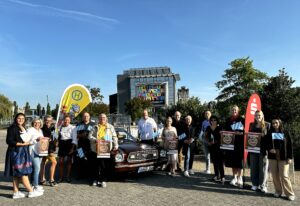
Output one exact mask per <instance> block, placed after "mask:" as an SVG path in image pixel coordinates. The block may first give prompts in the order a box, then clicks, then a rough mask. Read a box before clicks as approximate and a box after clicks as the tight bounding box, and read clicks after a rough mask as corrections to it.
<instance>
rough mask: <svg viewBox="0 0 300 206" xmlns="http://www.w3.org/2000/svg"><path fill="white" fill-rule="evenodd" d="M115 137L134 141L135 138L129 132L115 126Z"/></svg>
mask: <svg viewBox="0 0 300 206" xmlns="http://www.w3.org/2000/svg"><path fill="white" fill-rule="evenodd" d="M116 133H117V137H118V139H119V141H120V140H122V141H124V140H128V141H134V142H136V138H135V137H133V136H132V135H131V134H130V133H128V132H127V131H126V130H125V129H119V128H116Z"/></svg>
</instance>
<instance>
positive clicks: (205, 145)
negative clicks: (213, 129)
mask: <svg viewBox="0 0 300 206" xmlns="http://www.w3.org/2000/svg"><path fill="white" fill-rule="evenodd" d="M204 117H205V120H204V121H203V122H202V124H201V130H200V135H199V137H200V139H201V140H202V143H203V144H202V147H203V152H204V155H205V166H206V169H205V170H204V173H206V174H211V171H210V153H209V149H208V143H207V141H206V140H205V138H204V134H205V130H206V128H207V127H209V126H210V122H209V119H210V117H211V112H210V111H205V113H204Z"/></svg>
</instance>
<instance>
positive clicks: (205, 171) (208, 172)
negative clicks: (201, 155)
mask: <svg viewBox="0 0 300 206" xmlns="http://www.w3.org/2000/svg"><path fill="white" fill-rule="evenodd" d="M203 173H204V174H211V171H210V170H203Z"/></svg>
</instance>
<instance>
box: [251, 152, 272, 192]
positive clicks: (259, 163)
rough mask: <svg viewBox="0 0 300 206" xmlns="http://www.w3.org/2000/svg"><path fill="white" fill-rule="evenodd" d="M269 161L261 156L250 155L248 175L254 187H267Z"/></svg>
mask: <svg viewBox="0 0 300 206" xmlns="http://www.w3.org/2000/svg"><path fill="white" fill-rule="evenodd" d="M268 167H269V161H268V159H267V158H266V157H264V156H263V155H262V154H255V153H250V169H251V170H250V174H251V182H252V185H254V186H262V187H267V179H268Z"/></svg>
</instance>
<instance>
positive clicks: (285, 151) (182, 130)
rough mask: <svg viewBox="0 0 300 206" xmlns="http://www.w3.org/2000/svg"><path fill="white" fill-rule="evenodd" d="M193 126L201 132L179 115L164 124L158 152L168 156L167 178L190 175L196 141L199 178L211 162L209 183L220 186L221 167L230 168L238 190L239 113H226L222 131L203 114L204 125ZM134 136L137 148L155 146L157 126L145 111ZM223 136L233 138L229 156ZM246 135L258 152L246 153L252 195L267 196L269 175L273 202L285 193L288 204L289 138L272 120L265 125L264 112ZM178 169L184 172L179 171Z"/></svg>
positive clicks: (257, 115)
mask: <svg viewBox="0 0 300 206" xmlns="http://www.w3.org/2000/svg"><path fill="white" fill-rule="evenodd" d="M194 125H195V124H194ZM198 126H199V128H200V129H198V131H197V129H196V128H195V127H194V126H193V125H192V117H191V116H190V115H188V116H186V117H185V118H184V119H182V118H181V113H180V112H179V111H176V112H175V114H174V118H171V117H167V118H166V122H165V127H164V128H163V130H162V133H161V138H162V140H163V147H164V148H165V149H167V150H168V149H169V150H171V151H172V152H168V153H167V154H168V165H169V166H168V167H167V168H169V169H168V172H167V174H168V175H174V174H175V173H176V171H178V172H183V175H184V176H186V177H189V176H190V175H193V174H194V171H193V161H194V151H195V146H196V145H195V140H196V139H198V138H199V139H200V140H201V141H202V146H203V152H204V155H205V166H206V167H205V170H204V171H203V172H204V173H206V174H211V171H210V162H211V161H212V163H213V168H214V174H213V178H212V179H213V180H214V181H217V182H222V183H224V182H225V181H226V180H225V174H224V166H226V167H229V168H232V176H233V179H232V180H231V181H230V184H231V185H234V186H238V187H243V184H244V182H243V176H242V175H243V168H244V164H245V162H244V134H245V133H244V130H245V120H244V118H243V117H242V116H241V115H240V113H239V107H238V106H236V105H235V106H233V107H231V114H230V117H229V118H228V119H227V120H226V122H225V124H224V125H222V126H221V124H220V122H219V118H218V117H217V116H215V115H211V112H210V111H206V112H205V120H204V121H203V122H202V123H201V124H199V125H198ZM138 131H139V138H140V140H141V142H144V143H148V144H153V143H154V142H155V141H157V140H156V138H155V133H156V131H157V125H156V123H155V121H154V120H153V119H152V118H151V117H149V116H148V111H147V110H144V113H143V117H142V118H141V119H140V121H139V123H138ZM222 131H227V132H232V133H234V145H233V148H232V149H231V150H226V149H224V148H222V147H221V134H222ZM249 132H252V133H258V134H259V135H260V150H259V152H258V153H253V152H249V159H250V175H251V183H252V187H251V189H252V190H254V191H257V190H259V191H261V192H263V193H266V192H267V191H268V189H267V179H268V173H269V172H270V173H271V175H272V179H273V183H274V188H275V193H274V197H280V196H282V194H283V193H284V194H285V196H286V198H287V199H288V200H291V201H293V200H294V199H295V193H294V191H293V188H292V185H291V181H290V179H289V174H288V172H289V165H290V164H291V162H292V158H293V152H292V151H293V148H292V141H291V138H290V136H289V133H288V132H287V131H286V130H284V128H283V124H282V121H281V120H280V119H279V118H275V119H272V122H271V124H270V123H268V122H266V121H265V120H264V114H263V112H262V111H259V110H258V111H256V112H255V118H254V122H252V123H251V124H250V127H249ZM174 141H176V142H177V151H176V152H174V150H173V149H170V148H168V147H169V145H170V144H171V143H170V142H172V144H174ZM183 156H184V162H183ZM245 159H246V158H245ZM181 165H183V166H184V167H183V169H182V168H181ZM176 169H177V170H176Z"/></svg>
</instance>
